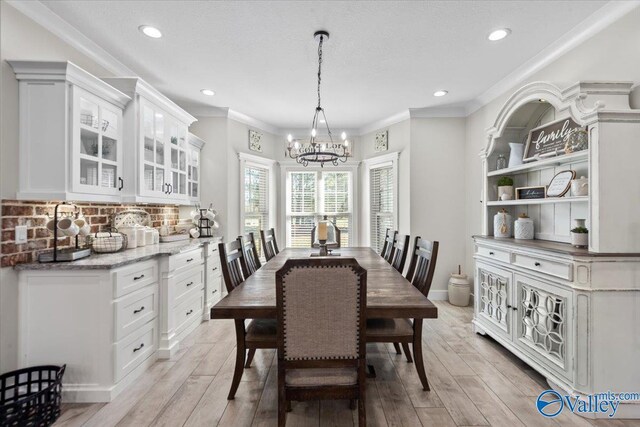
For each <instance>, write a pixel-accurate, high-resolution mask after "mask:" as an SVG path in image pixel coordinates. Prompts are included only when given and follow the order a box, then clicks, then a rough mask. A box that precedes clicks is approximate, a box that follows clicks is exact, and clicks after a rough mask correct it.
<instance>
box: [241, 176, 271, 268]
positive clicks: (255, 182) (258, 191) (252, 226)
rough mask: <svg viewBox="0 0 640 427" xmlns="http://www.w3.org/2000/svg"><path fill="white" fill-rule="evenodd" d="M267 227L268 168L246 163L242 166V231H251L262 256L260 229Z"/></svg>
mask: <svg viewBox="0 0 640 427" xmlns="http://www.w3.org/2000/svg"><path fill="white" fill-rule="evenodd" d="M268 228H269V169H266V168H262V167H258V166H252V165H246V166H245V168H244V224H243V233H245V234H246V233H253V236H254V238H255V241H256V248H257V249H258V254H259V255H260V256H262V242H261V240H260V230H266V229H268Z"/></svg>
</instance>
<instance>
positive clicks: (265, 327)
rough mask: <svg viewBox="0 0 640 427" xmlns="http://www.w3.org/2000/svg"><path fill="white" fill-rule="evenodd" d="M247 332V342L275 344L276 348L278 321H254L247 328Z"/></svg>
mask: <svg viewBox="0 0 640 427" xmlns="http://www.w3.org/2000/svg"><path fill="white" fill-rule="evenodd" d="M246 331H247V334H246V336H245V342H247V343H273V347H274V348H275V344H276V339H277V334H278V321H277V320H276V319H253V320H251V322H249V325H248V326H247V327H246Z"/></svg>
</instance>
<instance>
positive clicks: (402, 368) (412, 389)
mask: <svg viewBox="0 0 640 427" xmlns="http://www.w3.org/2000/svg"><path fill="white" fill-rule="evenodd" d="M391 361H392V363H393V364H394V366H395V368H396V372H397V373H398V376H399V377H400V379H401V380H402V383H403V384H404V388H405V390H406V392H407V394H408V395H409V399H411V403H412V404H413V406H414V407H415V408H443V407H444V404H443V403H442V401H441V400H440V398H439V397H438V393H437V392H436V391H435V390H434V389H433V388H432V389H431V391H425V390H424V389H423V388H422V383H421V382H420V378H418V374H417V373H416V367H415V363H407V361H406V359H405V358H404V355H401V354H398V355H395V354H393V353H392V354H391Z"/></svg>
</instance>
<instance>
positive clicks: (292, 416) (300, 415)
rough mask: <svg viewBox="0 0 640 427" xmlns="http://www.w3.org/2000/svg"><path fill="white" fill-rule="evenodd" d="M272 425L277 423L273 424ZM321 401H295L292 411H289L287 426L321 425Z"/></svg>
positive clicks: (308, 426) (316, 426) (310, 426)
mask: <svg viewBox="0 0 640 427" xmlns="http://www.w3.org/2000/svg"><path fill="white" fill-rule="evenodd" d="M271 425H277V422H276V424H271ZM319 426H320V402H319V401H308V402H293V404H292V411H291V412H289V413H287V427H319Z"/></svg>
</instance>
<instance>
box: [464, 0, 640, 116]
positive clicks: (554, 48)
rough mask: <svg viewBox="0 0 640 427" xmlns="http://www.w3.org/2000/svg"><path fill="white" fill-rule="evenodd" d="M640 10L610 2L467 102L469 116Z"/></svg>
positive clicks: (634, 3) (629, 3) (633, 3)
mask: <svg viewBox="0 0 640 427" xmlns="http://www.w3.org/2000/svg"><path fill="white" fill-rule="evenodd" d="M638 6H640V1H638V0H633V1H610V2H608V3H607V4H605V5H604V6H602V7H601V8H600V9H598V10H596V11H595V12H594V13H592V14H591V15H589V16H588V17H587V18H586V19H585V20H584V21H582V22H580V23H579V24H578V25H576V26H575V27H574V28H572V29H571V30H569V32H567V33H566V34H564V35H563V36H562V37H560V38H559V39H557V40H556V41H555V42H553V43H552V44H551V45H549V46H547V47H546V48H545V49H543V50H542V51H540V53H538V54H537V55H536V56H534V57H533V58H531V59H530V60H529V61H527V62H525V63H524V64H522V65H521V66H520V67H518V68H517V69H516V70H515V71H513V72H511V73H510V74H508V75H507V76H506V77H504V78H503V79H502V80H500V81H499V82H498V83H496V84H494V85H493V86H491V87H490V88H489V89H487V90H486V91H484V92H483V93H482V94H480V95H479V96H478V97H476V98H475V99H473V100H471V101H469V102H467V115H470V114H471V113H473V112H475V111H477V110H478V109H480V108H481V107H483V106H485V105H487V104H488V103H489V102H491V101H493V100H494V99H496V98H497V97H499V96H500V95H502V94H504V93H505V92H507V91H509V90H511V89H513V88H514V87H515V86H517V85H518V84H520V83H522V81H523V80H525V79H527V78H529V77H531V76H532V75H533V74H534V73H536V72H537V71H539V70H541V69H542V68H544V67H546V66H547V65H549V64H551V63H552V62H553V61H555V60H556V59H558V58H559V57H561V56H562V55H564V54H565V53H567V52H569V51H570V50H571V49H574V48H575V47H577V46H579V45H580V44H582V43H583V42H585V41H586V40H588V39H590V38H591V37H593V36H594V35H596V34H598V33H599V32H600V31H602V30H604V29H605V28H607V27H608V26H610V25H611V24H613V23H614V22H616V21H617V20H619V19H620V18H622V17H623V16H625V15H626V14H627V13H629V12H631V11H632V10H634V9H636V8H637V7H638Z"/></svg>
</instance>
